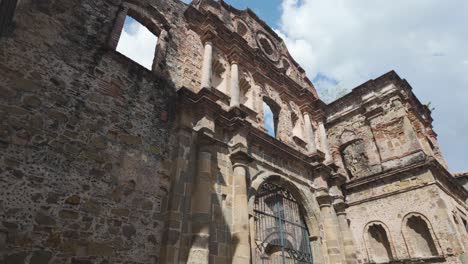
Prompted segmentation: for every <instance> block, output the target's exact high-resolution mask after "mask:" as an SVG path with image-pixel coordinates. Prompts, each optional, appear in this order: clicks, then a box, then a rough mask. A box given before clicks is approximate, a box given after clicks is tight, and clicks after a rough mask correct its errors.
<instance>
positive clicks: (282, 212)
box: [254, 183, 313, 264]
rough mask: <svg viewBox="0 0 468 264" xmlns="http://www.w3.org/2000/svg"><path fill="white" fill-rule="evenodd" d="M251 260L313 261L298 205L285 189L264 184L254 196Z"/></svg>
mask: <svg viewBox="0 0 468 264" xmlns="http://www.w3.org/2000/svg"><path fill="white" fill-rule="evenodd" d="M254 212H255V244H256V246H257V248H256V250H255V256H254V263H262V264H269V263H303V264H306V263H313V259H312V250H311V246H310V242H309V231H308V230H307V227H306V225H305V222H304V220H303V217H302V215H301V210H300V208H299V204H298V202H297V201H296V199H295V198H294V197H293V195H292V194H291V193H290V192H289V191H288V190H286V189H285V188H283V187H281V186H279V185H276V184H273V183H264V184H263V185H262V186H261V187H260V189H259V191H258V193H257V195H256V197H255V204H254Z"/></svg>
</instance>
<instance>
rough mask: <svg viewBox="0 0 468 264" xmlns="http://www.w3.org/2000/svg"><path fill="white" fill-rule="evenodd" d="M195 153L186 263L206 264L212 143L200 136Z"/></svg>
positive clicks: (209, 218)
mask: <svg viewBox="0 0 468 264" xmlns="http://www.w3.org/2000/svg"><path fill="white" fill-rule="evenodd" d="M199 137H200V138H199V141H198V153H197V174H196V177H195V179H194V185H193V192H192V204H191V212H192V240H191V243H192V244H191V248H190V250H189V256H188V260H187V263H208V260H209V255H210V251H209V242H210V225H211V194H212V192H211V190H212V185H213V182H212V181H211V179H212V175H211V174H212V173H211V168H212V162H211V158H212V151H213V150H212V148H213V141H212V139H211V138H210V137H209V136H208V135H206V134H200V135H199Z"/></svg>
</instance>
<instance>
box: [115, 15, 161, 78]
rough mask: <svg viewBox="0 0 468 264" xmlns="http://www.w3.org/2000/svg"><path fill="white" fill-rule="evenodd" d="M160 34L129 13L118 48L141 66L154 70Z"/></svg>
mask: <svg viewBox="0 0 468 264" xmlns="http://www.w3.org/2000/svg"><path fill="white" fill-rule="evenodd" d="M157 44H158V36H157V35H156V34H154V33H153V32H151V31H150V30H149V29H148V28H147V27H145V26H144V25H143V24H141V23H140V22H139V21H137V20H136V19H135V18H133V17H131V16H129V15H127V16H126V18H125V23H124V26H123V30H122V33H121V34H120V38H119V41H118V44H117V48H116V50H117V51H118V52H120V53H121V54H123V55H125V56H126V57H128V58H129V59H131V60H133V61H135V62H136V63H138V64H140V65H141V66H143V67H145V68H147V69H149V70H152V69H153V62H154V58H155V55H156V46H157Z"/></svg>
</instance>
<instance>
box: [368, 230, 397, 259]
mask: <svg viewBox="0 0 468 264" xmlns="http://www.w3.org/2000/svg"><path fill="white" fill-rule="evenodd" d="M368 235H369V247H370V251H371V252H370V254H371V259H372V261H373V262H375V263H386V262H389V261H391V260H392V259H393V256H392V250H391V247H390V242H389V240H388V236H387V232H386V231H385V229H384V228H383V226H381V225H377V224H375V225H372V226H370V227H369V231H368Z"/></svg>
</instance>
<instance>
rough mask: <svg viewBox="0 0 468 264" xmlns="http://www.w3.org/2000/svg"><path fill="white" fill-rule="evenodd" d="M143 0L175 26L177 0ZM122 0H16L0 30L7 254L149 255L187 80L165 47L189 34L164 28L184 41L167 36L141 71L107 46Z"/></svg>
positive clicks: (88, 258)
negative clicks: (157, 65)
mask: <svg viewBox="0 0 468 264" xmlns="http://www.w3.org/2000/svg"><path fill="white" fill-rule="evenodd" d="M137 4H138V3H137ZM149 4H151V5H154V6H155V7H156V8H157V10H161V11H162V12H164V13H162V14H160V16H156V17H159V18H160V17H161V15H162V16H163V17H165V20H167V21H170V25H172V26H181V27H183V23H181V21H182V19H183V18H182V12H183V10H184V9H185V5H184V4H183V3H180V2H178V1H176V2H173V1H148V3H145V2H143V1H141V2H140V5H141V6H142V8H144V9H147V10H148V9H151V8H153V9H154V7H151V6H150V5H149ZM120 9H121V1H75V0H72V1H53V0H51V1H27V0H24V1H20V3H19V5H18V8H17V10H16V14H15V19H14V28H13V30H12V31H11V32H10V33H9V34H8V35H6V36H4V37H2V38H0V189H1V190H2V191H1V192H0V256H1V257H0V259H1V260H3V261H5V262H6V263H157V262H158V258H159V256H158V255H159V251H160V246H161V245H162V244H163V243H164V242H163V241H162V240H161V230H162V229H163V225H164V221H163V220H164V219H163V217H162V216H161V213H160V212H161V211H162V210H163V209H164V206H165V200H166V197H167V194H168V191H169V175H168V172H167V170H165V169H164V168H163V163H165V162H166V161H167V160H168V159H170V153H171V147H170V144H169V143H170V142H171V141H173V136H172V134H171V129H172V123H173V121H174V120H173V119H174V109H173V108H174V102H175V99H174V97H175V88H174V87H175V85H176V84H179V85H180V84H181V83H183V82H190V81H191V80H186V79H184V78H182V76H183V75H184V73H186V72H187V71H189V70H185V69H184V68H183V67H182V66H181V65H185V64H186V62H185V61H180V59H179V58H180V57H179V56H177V57H175V56H174V54H179V53H182V54H184V46H183V45H184V44H183V43H186V42H182V41H180V40H181V39H182V38H184V39H185V37H186V36H185V35H184V36H182V35H183V33H182V32H183V31H177V30H169V31H170V36H169V38H170V39H169V41H170V42H173V43H181V44H180V45H178V44H177V45H170V46H169V48H168V51H167V55H166V62H167V66H166V67H165V68H164V71H163V72H161V73H160V74H154V73H152V72H149V71H147V70H146V69H144V68H143V67H141V66H139V65H137V64H136V63H134V62H132V61H131V60H129V59H127V58H126V57H124V56H123V55H121V54H118V53H117V52H115V51H114V50H111V49H109V48H108V46H107V44H108V39H109V37H110V35H111V32H112V30H113V28H114V26H115V22H116V18H117V14H118V12H119V10H120ZM187 45H189V44H187ZM182 58H189V56H187V55H186V56H182ZM195 59H196V58H195ZM173 68H174V69H177V70H172V69H173ZM194 68H196V67H194ZM193 72H194V73H193V74H190V75H188V76H193V77H194V78H195V79H196V76H197V74H196V73H195V72H197V71H196V70H193ZM169 76H170V77H171V78H167V77H169ZM169 79H170V81H169ZM102 261H104V262H102ZM2 263H3V262H2Z"/></svg>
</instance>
